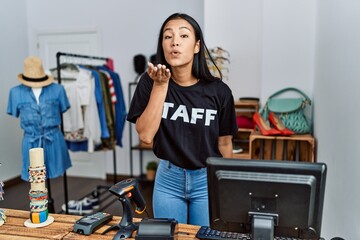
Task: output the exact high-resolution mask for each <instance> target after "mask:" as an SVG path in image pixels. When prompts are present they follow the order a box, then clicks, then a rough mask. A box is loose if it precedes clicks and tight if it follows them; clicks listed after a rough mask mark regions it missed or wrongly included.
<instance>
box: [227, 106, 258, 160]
mask: <svg viewBox="0 0 360 240" xmlns="http://www.w3.org/2000/svg"><path fill="white" fill-rule="evenodd" d="M258 110H259V102H258V101H251V100H246V101H245V100H244V101H235V111H236V116H245V117H248V118H250V119H252V116H253V114H254V113H255V112H257V111H258ZM253 131H254V130H253V129H250V128H239V129H238V134H237V136H236V137H235V138H234V139H233V141H234V143H235V144H237V145H239V146H240V148H242V149H243V152H241V153H234V154H233V158H241V159H250V145H249V143H250V135H251V134H252V133H253Z"/></svg>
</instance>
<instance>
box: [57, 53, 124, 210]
mask: <svg viewBox="0 0 360 240" xmlns="http://www.w3.org/2000/svg"><path fill="white" fill-rule="evenodd" d="M61 57H71V58H82V59H90V60H103V61H108V60H109V58H106V57H98V56H90V55H81V54H73V53H64V52H57V53H56V69H57V79H58V82H59V84H61V64H60V58H61ZM61 122H63V121H62V119H61ZM61 131H62V132H64V129H63V124H61ZM113 164H114V175H113V178H114V184H116V183H117V180H116V176H117V174H116V145H115V146H114V148H113ZM108 188H109V186H102V185H98V186H96V190H95V191H93V192H91V193H89V194H86V195H85V196H84V197H86V196H89V195H91V194H92V195H96V196H99V195H101V194H102V193H104V192H107V190H108ZM101 189H106V190H105V191H103V192H101V191H100V190H101ZM64 192H65V194H64V196H65V206H66V208H65V209H66V211H65V213H66V214H68V213H69V212H68V205H67V204H68V189H67V176H66V171H65V173H64ZM103 200H105V199H103ZM116 200H117V199H115V200H113V201H112V202H110V203H108V204H107V205H106V206H103V207H102V208H103V209H104V208H106V207H107V206H109V205H111V204H112V203H113V202H115V201H116ZM99 201H100V199H99ZM100 202H101V201H100Z"/></svg>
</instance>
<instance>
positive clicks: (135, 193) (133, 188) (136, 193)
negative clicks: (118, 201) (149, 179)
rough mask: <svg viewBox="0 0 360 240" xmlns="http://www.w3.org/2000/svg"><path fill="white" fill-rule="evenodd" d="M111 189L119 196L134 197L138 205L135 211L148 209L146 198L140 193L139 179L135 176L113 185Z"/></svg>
mask: <svg viewBox="0 0 360 240" xmlns="http://www.w3.org/2000/svg"><path fill="white" fill-rule="evenodd" d="M109 191H110V192H111V193H112V194H114V195H116V196H118V197H125V196H126V197H128V198H129V199H132V200H133V201H134V203H135V205H136V209H135V212H136V213H138V214H141V213H143V212H144V211H145V209H146V203H145V200H144V198H143V196H142V194H141V193H140V189H139V186H138V181H137V180H136V179H135V178H129V179H125V180H123V181H121V182H118V183H117V184H115V185H113V186H112V187H111V188H110V189H109Z"/></svg>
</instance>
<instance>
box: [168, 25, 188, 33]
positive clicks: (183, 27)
mask: <svg viewBox="0 0 360 240" xmlns="http://www.w3.org/2000/svg"><path fill="white" fill-rule="evenodd" d="M179 29H187V30H189V31H190V32H191V30H190V28H188V27H186V26H181V27H179ZM168 30H169V31H171V30H172V28H169V27H168V28H165V29H164V31H163V32H166V31H168Z"/></svg>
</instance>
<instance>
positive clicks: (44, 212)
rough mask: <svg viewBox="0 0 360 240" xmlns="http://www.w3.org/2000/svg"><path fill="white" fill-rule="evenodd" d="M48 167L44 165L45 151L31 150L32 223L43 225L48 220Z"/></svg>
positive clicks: (41, 149) (30, 194)
mask: <svg viewBox="0 0 360 240" xmlns="http://www.w3.org/2000/svg"><path fill="white" fill-rule="evenodd" d="M45 179H46V167H45V165H44V149H43V148H32V149H30V166H29V182H30V184H31V188H30V191H29V198H30V220H31V222H32V223H34V224H37V223H43V222H45V221H46V220H47V218H48V214H49V213H48V208H47V207H48V193H47V189H46V187H45Z"/></svg>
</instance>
